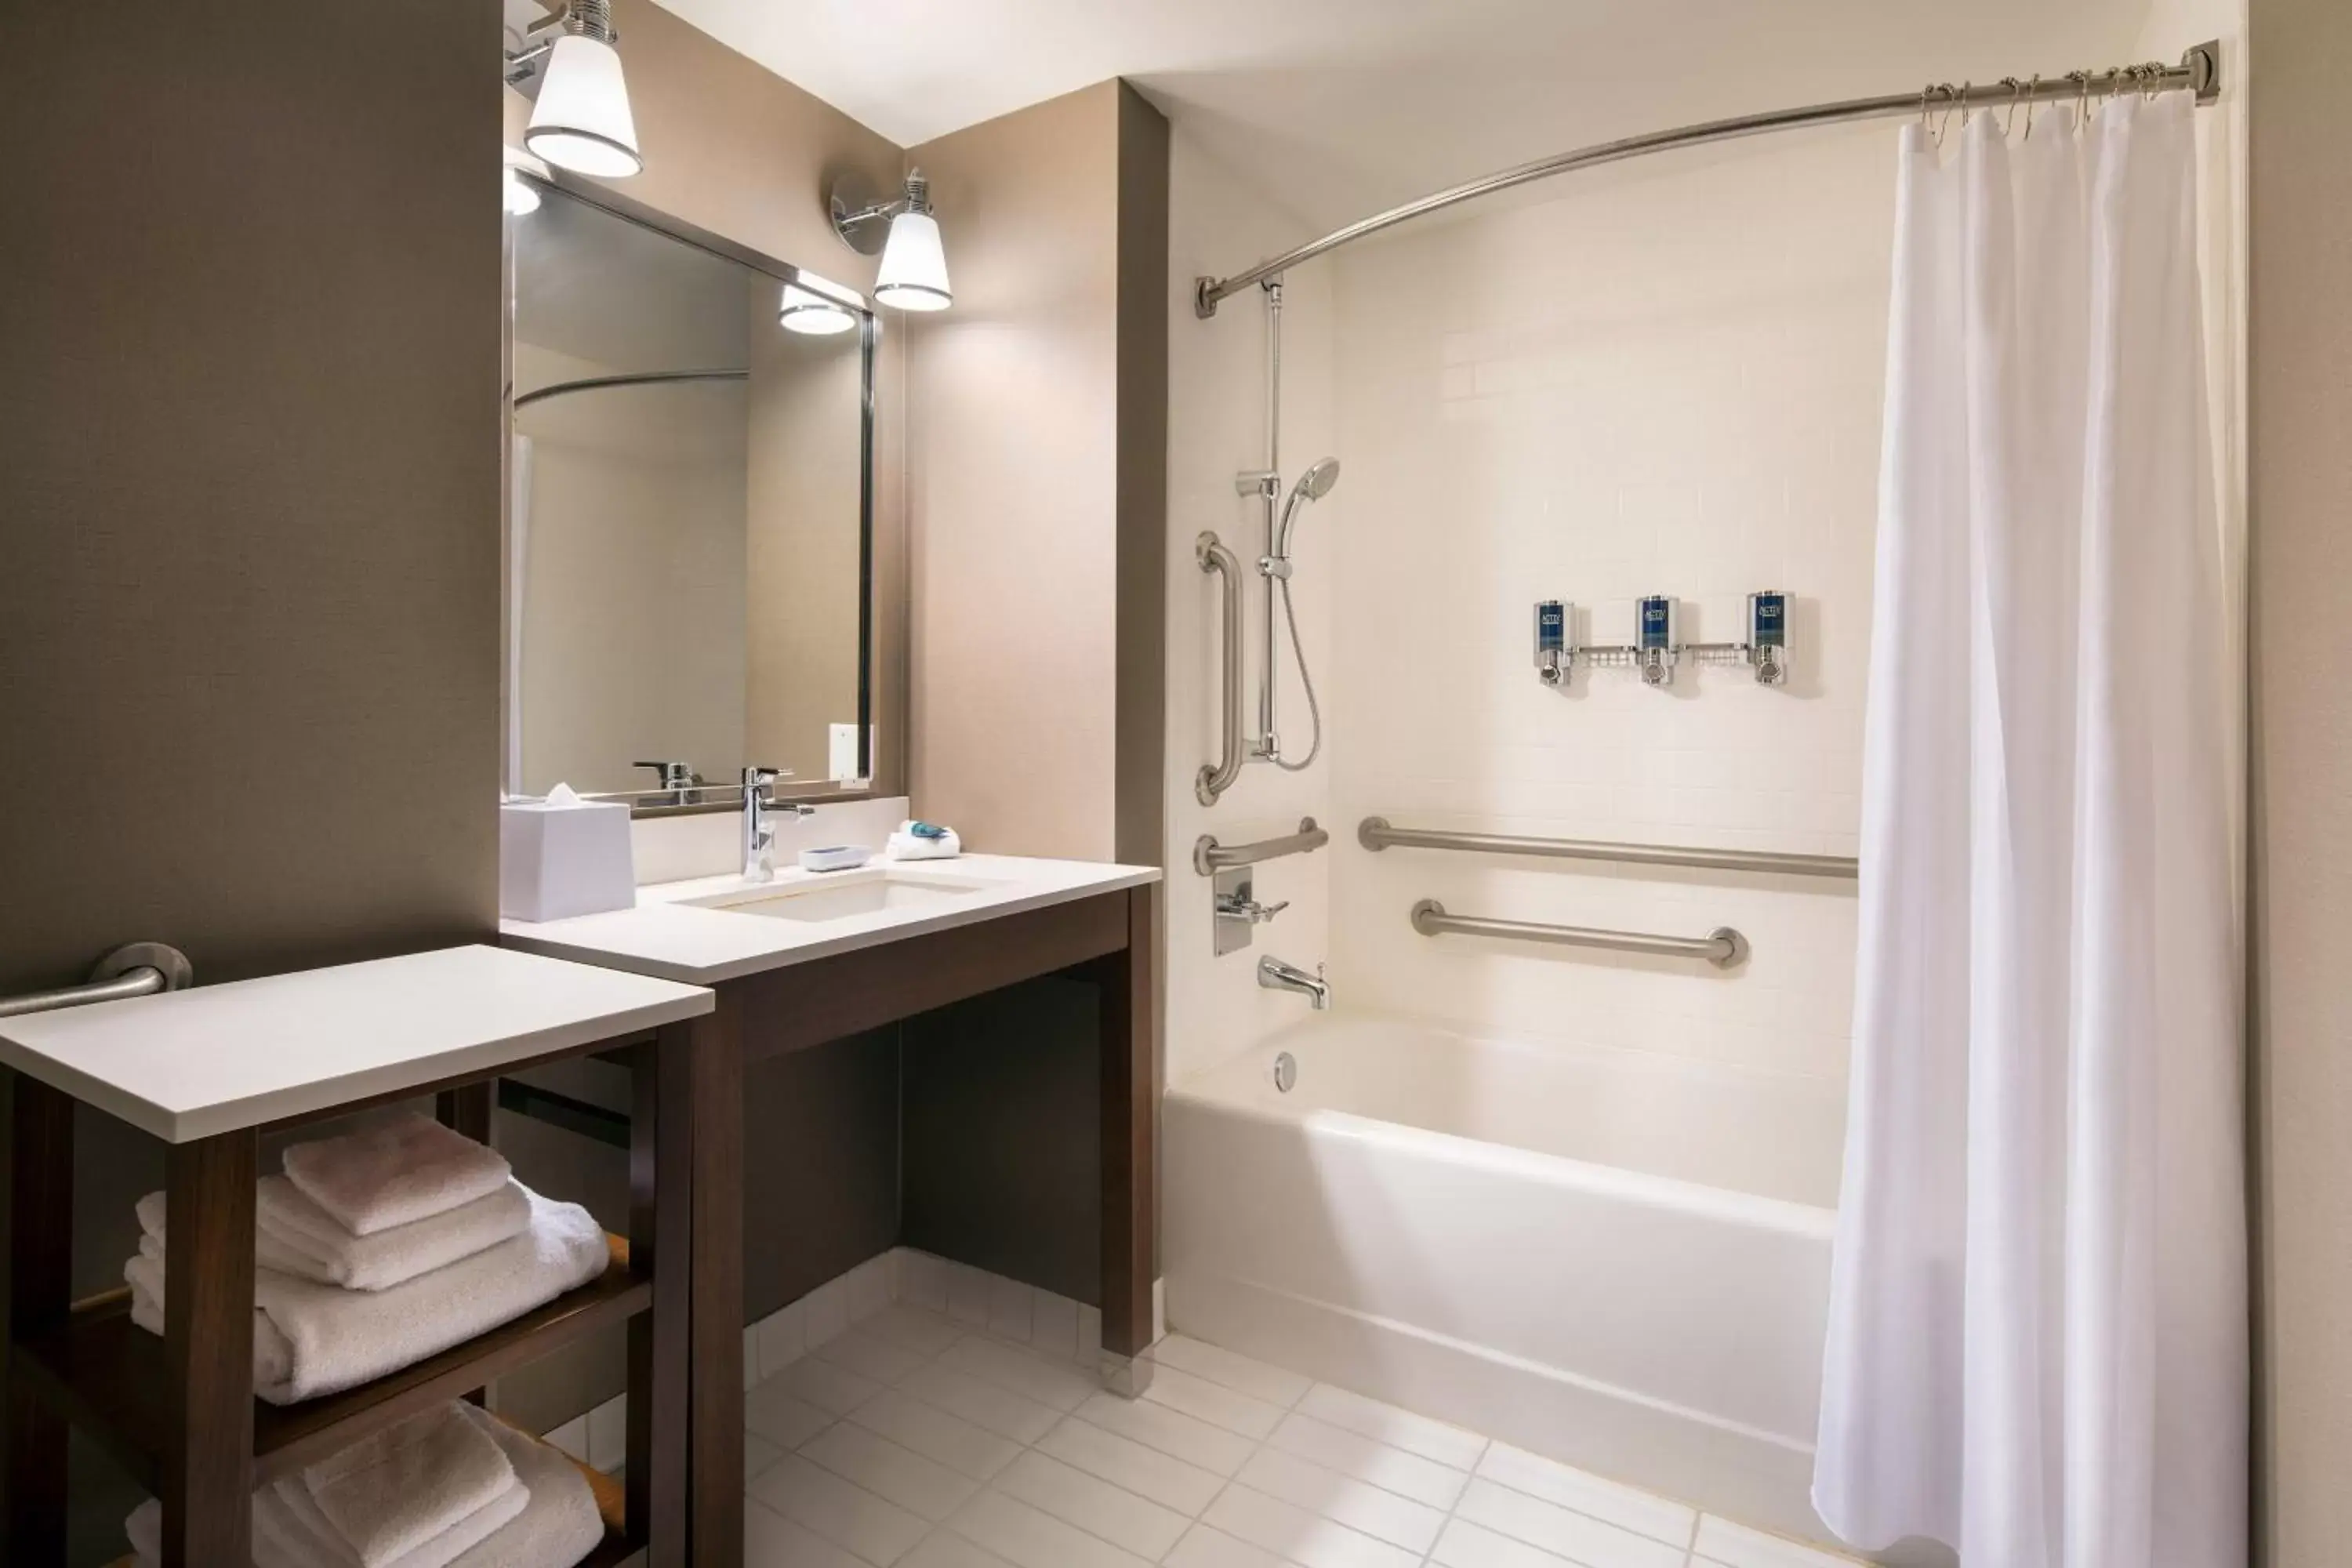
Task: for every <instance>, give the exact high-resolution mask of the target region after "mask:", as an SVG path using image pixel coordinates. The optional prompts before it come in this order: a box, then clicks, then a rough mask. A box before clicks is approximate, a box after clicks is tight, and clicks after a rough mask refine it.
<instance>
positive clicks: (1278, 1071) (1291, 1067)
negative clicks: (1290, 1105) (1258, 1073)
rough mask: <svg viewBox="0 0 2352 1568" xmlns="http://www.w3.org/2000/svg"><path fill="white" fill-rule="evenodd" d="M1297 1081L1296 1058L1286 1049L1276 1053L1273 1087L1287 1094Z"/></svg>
mask: <svg viewBox="0 0 2352 1568" xmlns="http://www.w3.org/2000/svg"><path fill="white" fill-rule="evenodd" d="M1297 1082H1298V1058H1297V1057H1294V1056H1292V1055H1291V1054H1290V1053H1289V1052H1288V1051H1283V1052H1281V1053H1279V1054H1277V1055H1276V1057H1275V1058H1274V1087H1275V1088H1276V1089H1277V1090H1279V1091H1280V1092H1281V1093H1284V1094H1288V1093H1289V1092H1290V1090H1291V1088H1292V1086H1293V1085H1295V1084H1297Z"/></svg>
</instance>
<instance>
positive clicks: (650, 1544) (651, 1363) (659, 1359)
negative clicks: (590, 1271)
mask: <svg viewBox="0 0 2352 1568" xmlns="http://www.w3.org/2000/svg"><path fill="white" fill-rule="evenodd" d="M686 1045H687V1040H686V1037H685V1036H684V1035H683V1034H682V1033H681V1032H678V1031H676V1030H673V1029H664V1030H663V1031H662V1032H661V1033H660V1035H659V1036H658V1037H656V1039H655V1040H654V1042H653V1043H652V1044H650V1045H644V1046H639V1047H636V1049H635V1053H634V1054H633V1058H632V1073H633V1078H634V1091H635V1092H634V1095H633V1106H632V1110H631V1114H630V1118H629V1261H630V1263H631V1264H632V1265H633V1266H634V1267H635V1268H637V1269H638V1270H639V1271H640V1272H648V1271H649V1272H650V1273H651V1274H652V1275H653V1279H654V1305H653V1310H652V1311H650V1312H640V1313H638V1314H637V1315H636V1316H635V1318H632V1319H631V1320H629V1406H628V1409H629V1428H628V1458H627V1459H626V1461H625V1467H626V1469H625V1478H624V1479H625V1482H626V1486H627V1498H628V1500H627V1511H628V1526H629V1533H630V1534H631V1535H632V1536H635V1538H636V1539H637V1540H639V1541H641V1542H644V1543H645V1553H646V1554H645V1561H646V1568H685V1565H686V1563H688V1561H689V1560H690V1559H689V1558H688V1517H687V1501H686V1500H687V1479H688V1477H687V1441H686V1439H687V1421H688V1393H689V1389H688V1377H689V1376H690V1375H691V1369H692V1341H691V1338H690V1335H691V1331H692V1317H691V1311H692V1308H693V1298H692V1295H691V1291H692V1288H693V1277H692V1274H691V1272H690V1270H691V1268H692V1262H693V1256H692V1252H691V1250H690V1242H689V1237H690V1235H691V1227H692V1225H693V1219H694V1209H693V1204H694V1187H693V1177H692V1174H691V1169H692V1168H691V1166H690V1165H689V1164H688V1151H689V1149H690V1147H691V1144H690V1139H691V1136H692V1129H693V1125H694V1122H693V1112H694V1102H693V1097H692V1089H693V1079H692V1075H693V1070H694V1064H693V1058H692V1057H691V1056H690V1055H689V1054H688V1051H687V1049H686V1048H685V1047H686Z"/></svg>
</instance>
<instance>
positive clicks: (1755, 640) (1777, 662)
mask: <svg viewBox="0 0 2352 1568" xmlns="http://www.w3.org/2000/svg"><path fill="white" fill-rule="evenodd" d="M1748 663H1749V664H1751V665H1754V666H1755V667H1756V683H1757V684H1758V685H1759V686H1778V685H1780V683H1781V682H1783V681H1785V680H1787V679H1789V595H1786V594H1784V593H1782V592H1781V591H1780V589H1778V588H1767V589H1764V590H1763V591H1762V592H1760V593H1755V594H1750V595H1748Z"/></svg>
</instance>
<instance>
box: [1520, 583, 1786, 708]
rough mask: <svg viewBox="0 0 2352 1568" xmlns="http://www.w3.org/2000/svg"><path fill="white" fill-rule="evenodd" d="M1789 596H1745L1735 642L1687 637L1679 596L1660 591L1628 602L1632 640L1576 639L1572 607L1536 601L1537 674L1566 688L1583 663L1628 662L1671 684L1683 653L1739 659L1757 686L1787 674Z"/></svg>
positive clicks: (1653, 682) (1714, 660)
mask: <svg viewBox="0 0 2352 1568" xmlns="http://www.w3.org/2000/svg"><path fill="white" fill-rule="evenodd" d="M1790 602H1791V601H1790V595H1788V594H1787V593H1785V592H1783V591H1782V590H1780V589H1778V588H1768V589H1765V590H1763V591H1761V592H1759V593H1754V594H1750V595H1748V604H1747V610H1746V616H1747V633H1746V635H1745V636H1744V637H1740V638H1739V640H1738V641H1736V642H1685V641H1684V640H1683V625H1684V623H1683V617H1682V602H1681V601H1680V600H1678V599H1675V598H1673V597H1670V596H1668V595H1650V596H1648V597H1645V598H1642V599H1638V600H1636V601H1634V606H1633V607H1634V621H1635V628H1634V637H1633V641H1632V642H1630V643H1590V642H1579V641H1578V640H1577V637H1576V606H1575V605H1572V604H1570V603H1569V602H1568V601H1566V600H1564V599H1544V600H1541V601H1538V604H1537V605H1536V658H1535V663H1536V676H1537V679H1539V680H1541V681H1542V682H1543V683H1544V684H1545V685H1546V686H1550V687H1564V686H1566V685H1567V684H1568V683H1569V681H1570V679H1573V678H1574V676H1575V674H1576V666H1577V663H1578V661H1580V660H1581V661H1582V662H1584V663H1585V664H1587V665H1594V666H1599V665H1611V666H1616V667H1619V668H1629V667H1630V668H1635V669H1638V670H1640V671H1641V672H1642V680H1643V684H1645V685H1648V686H1671V685H1673V684H1674V679H1675V666H1676V665H1677V664H1679V663H1680V662H1681V661H1682V659H1683V657H1684V656H1685V655H1688V656H1689V657H1690V658H1691V660H1692V662H1694V663H1698V664H1721V663H1733V664H1745V665H1747V666H1748V668H1750V669H1752V670H1754V671H1755V673H1756V683H1757V684H1758V685H1759V686H1780V685H1784V684H1786V683H1787V681H1788V679H1789V652H1790V643H1789V606H1790Z"/></svg>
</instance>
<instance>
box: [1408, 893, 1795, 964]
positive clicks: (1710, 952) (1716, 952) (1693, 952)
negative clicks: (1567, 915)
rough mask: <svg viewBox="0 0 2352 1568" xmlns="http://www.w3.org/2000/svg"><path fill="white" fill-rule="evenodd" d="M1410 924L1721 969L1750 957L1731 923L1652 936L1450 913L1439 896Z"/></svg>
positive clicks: (1417, 908) (1427, 930) (1431, 932)
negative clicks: (1701, 931) (1696, 961)
mask: <svg viewBox="0 0 2352 1568" xmlns="http://www.w3.org/2000/svg"><path fill="white" fill-rule="evenodd" d="M1412 929H1413V930H1415V931H1419V932H1420V933H1421V934H1422V935H1423V936H1446V935H1453V936H1499V937H1509V938H1511V939H1513V940H1514V941H1517V942H1556V943H1558V944H1559V945H1560V946H1562V947H1600V948H1606V949H1608V950H1609V951H1610V952H1654V953H1659V954H1663V955H1664V956H1665V957H1667V958H1704V959H1706V961H1707V962H1708V963H1712V964H1714V965H1715V966H1716V967H1717V969H1729V968H1731V967H1733V966H1734V965H1735V964H1741V963H1747V962H1748V939H1747V938H1746V937H1744V936H1742V935H1740V934H1739V933H1738V931H1734V930H1732V929H1731V928H1730V927H1729V926H1717V927H1716V928H1715V930H1713V931H1709V932H1708V933H1707V934H1706V935H1705V936H1651V935H1649V934H1647V933H1646V932H1643V931H1600V930H1596V929H1594V928H1593V927H1591V926H1554V925H1538V924H1537V923H1536V922H1534V921H1496V920H1487V919H1485V918H1484V917H1481V916H1478V915H1449V914H1447V913H1446V912H1445V906H1444V904H1441V903H1439V902H1438V901H1437V900H1435V899H1423V900H1421V902H1419V903H1417V904H1415V905H1413V906H1412Z"/></svg>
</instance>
